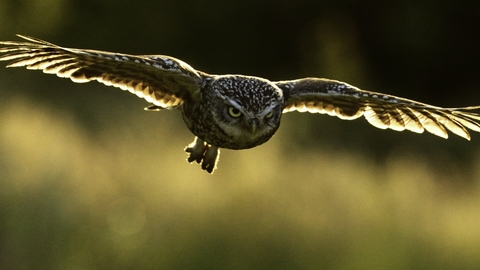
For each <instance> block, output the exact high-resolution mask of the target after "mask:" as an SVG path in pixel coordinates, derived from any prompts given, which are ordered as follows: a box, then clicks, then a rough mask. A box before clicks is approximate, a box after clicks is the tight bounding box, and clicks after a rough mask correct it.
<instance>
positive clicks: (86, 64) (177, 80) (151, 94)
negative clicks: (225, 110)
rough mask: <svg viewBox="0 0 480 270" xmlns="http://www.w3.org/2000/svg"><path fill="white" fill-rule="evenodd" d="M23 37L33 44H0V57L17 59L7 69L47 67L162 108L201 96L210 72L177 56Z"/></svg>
mask: <svg viewBox="0 0 480 270" xmlns="http://www.w3.org/2000/svg"><path fill="white" fill-rule="evenodd" d="M18 36H19V37H21V38H23V39H25V40H27V41H28V42H16V41H2V42H0V45H5V46H6V47H2V48H0V61H11V62H10V63H9V64H8V65H7V67H26V68H27V69H33V70H42V71H43V72H44V73H48V74H56V75H57V76H59V77H62V78H70V79H71V80H72V81H74V82H77V83H84V82H89V81H93V80H96V81H98V82H100V83H103V84H105V85H107V86H114V87H118V88H120V89H122V90H126V91H129V92H131V93H133V94H136V95H137V96H138V97H140V98H144V99H145V100H147V101H148V102H150V103H153V104H154V105H156V106H159V107H161V108H169V107H175V106H178V105H179V104H181V102H182V101H183V99H184V98H186V97H187V96H188V97H189V98H193V99H199V98H200V88H201V85H202V80H203V77H202V76H204V75H206V74H205V73H202V72H199V71H196V70H194V69H193V68H192V67H190V66H189V65H188V64H186V63H184V62H182V61H181V60H178V59H175V58H173V57H169V56H163V55H142V56H135V55H127V54H119V53H111V52H104V51H96V50H81V49H72V48H64V47H60V46H57V45H54V44H52V43H48V42H46V41H43V40H40V39H37V38H33V37H28V36H22V35H18Z"/></svg>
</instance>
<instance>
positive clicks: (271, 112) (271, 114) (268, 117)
mask: <svg viewBox="0 0 480 270" xmlns="http://www.w3.org/2000/svg"><path fill="white" fill-rule="evenodd" d="M272 116H273V111H270V112H269V113H267V114H266V115H265V118H266V119H270V118H272Z"/></svg>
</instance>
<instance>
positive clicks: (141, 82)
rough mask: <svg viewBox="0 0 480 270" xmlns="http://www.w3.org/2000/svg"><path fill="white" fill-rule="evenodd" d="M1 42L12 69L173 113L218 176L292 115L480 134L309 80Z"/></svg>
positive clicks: (193, 157) (412, 108) (449, 116)
mask: <svg viewBox="0 0 480 270" xmlns="http://www.w3.org/2000/svg"><path fill="white" fill-rule="evenodd" d="M18 36H19V37H21V38H23V39H24V40H25V41H22V42H21V41H3V42H0V45H3V47H0V60H1V61H11V63H10V64H8V66H7V67H26V68H27V69H39V70H42V71H43V72H44V73H49V74H56V75H57V76H59V77H63V78H70V79H71V80H72V81H74V82H77V83H84V82H89V81H94V80H95V81H98V82H101V83H103V84H105V85H108V86H114V87H118V88H120V89H122V90H127V91H129V92H131V93H133V94H135V95H137V96H138V97H140V98H143V99H145V100H146V101H147V102H149V103H150V104H151V105H150V106H148V107H146V108H145V110H147V111H162V110H164V109H175V110H178V111H180V112H181V113H182V115H183V120H184V122H185V124H186V125H187V127H188V129H190V131H191V132H192V133H193V134H194V135H195V138H194V141H193V142H192V143H191V144H190V145H188V146H187V147H186V148H185V151H186V152H187V153H188V158H187V160H188V162H190V163H192V162H194V161H195V162H197V163H199V164H201V167H202V169H203V170H205V171H207V172H209V173H212V172H213V171H214V170H215V168H216V166H217V162H218V159H219V154H220V148H227V149H248V148H252V147H255V146H258V145H261V144H263V143H265V142H267V141H268V140H269V139H270V138H272V136H273V135H274V134H275V132H276V131H277V130H278V128H279V126H280V120H281V118H282V115H283V114H284V113H287V112H292V111H298V112H310V113H321V114H328V115H330V116H337V117H338V118H340V119H344V120H353V119H357V118H360V117H361V116H363V117H365V119H366V120H367V121H368V122H369V123H370V124H372V125H373V126H375V127H377V128H380V129H393V130H396V131H403V130H409V131H413V132H416V133H422V132H424V131H425V130H426V131H428V132H430V133H432V134H434V135H437V136H440V137H443V138H447V137H448V134H447V130H449V131H450V132H452V133H454V134H456V135H458V136H461V137H463V138H465V139H467V140H470V134H469V132H468V131H467V129H470V130H473V131H476V132H480V123H479V122H480V115H479V114H477V113H474V112H472V110H474V109H479V108H480V106H475V107H462V108H442V107H436V106H431V105H428V104H424V103H420V102H417V101H413V100H409V99H406V98H401V97H396V96H392V95H388V94H382V93H377V92H371V91H365V90H361V89H359V88H357V87H355V86H352V85H349V84H347V83H344V82H340V81H336V80H330V79H321V78H303V79H297V80H288V81H269V80H267V79H263V78H259V77H254V76H245V75H212V74H208V73H205V72H202V71H199V70H196V69H194V68H192V67H191V66H190V65H188V64H187V63H185V62H183V61H181V60H179V59H176V58H173V57H170V56H165V55H129V54H121V53H112V52H105V51H98V50H83V49H73V48H65V47H60V46H57V45H55V44H52V43H49V42H46V41H43V40H40V39H36V38H33V37H28V36H23V35H18Z"/></svg>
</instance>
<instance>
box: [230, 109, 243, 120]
mask: <svg viewBox="0 0 480 270" xmlns="http://www.w3.org/2000/svg"><path fill="white" fill-rule="evenodd" d="M228 113H229V114H230V116H232V117H235V118H238V117H240V116H241V115H242V112H241V111H240V110H239V109H237V108H235V107H230V108H228Z"/></svg>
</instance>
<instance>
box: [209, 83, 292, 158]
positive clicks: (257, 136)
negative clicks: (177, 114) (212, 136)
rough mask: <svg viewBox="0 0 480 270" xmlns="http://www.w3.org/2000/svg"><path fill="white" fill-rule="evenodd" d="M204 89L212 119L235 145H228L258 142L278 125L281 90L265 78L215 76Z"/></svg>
mask: <svg viewBox="0 0 480 270" xmlns="http://www.w3.org/2000/svg"><path fill="white" fill-rule="evenodd" d="M207 92H209V94H210V97H209V99H210V100H211V101H213V103H212V107H213V108H214V109H213V110H212V117H213V119H212V120H213V122H215V123H216V125H218V127H219V128H220V129H221V130H223V132H225V133H226V135H228V136H229V137H230V138H231V140H233V141H235V146H234V147H232V146H230V147H228V148H237V149H244V148H250V147H254V146H257V145H259V144H262V143H264V142H266V141H268V139H270V138H271V137H272V136H273V134H274V133H275V131H277V129H278V127H279V126H280V118H281V116H282V111H283V107H284V101H283V93H282V91H281V90H280V89H279V88H278V87H277V86H275V85H274V84H273V83H271V82H270V81H268V80H265V79H262V78H258V77H250V76H242V75H225V76H217V77H215V79H214V80H213V81H212V82H211V85H210V87H209V90H207Z"/></svg>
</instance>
